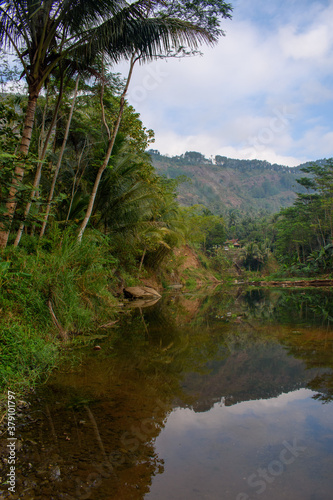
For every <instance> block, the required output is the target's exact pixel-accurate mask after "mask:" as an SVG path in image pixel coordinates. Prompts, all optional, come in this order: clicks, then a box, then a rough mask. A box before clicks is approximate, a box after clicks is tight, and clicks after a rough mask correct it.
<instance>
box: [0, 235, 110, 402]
mask: <svg viewBox="0 0 333 500" xmlns="http://www.w3.org/2000/svg"><path fill="white" fill-rule="evenodd" d="M117 266H118V262H117V259H115V258H114V256H113V255H112V254H111V252H110V245H109V242H108V240H107V238H104V237H103V236H102V235H100V234H99V233H94V232H91V233H87V236H86V238H85V239H84V240H83V242H82V243H81V244H77V242H76V240H75V239H74V238H73V235H72V234H71V233H70V232H69V231H68V232H67V233H65V234H64V233H61V232H60V231H59V230H58V229H57V228H55V229H54V231H53V233H52V235H51V237H50V238H48V239H47V240H45V241H43V244H41V243H40V242H39V241H38V240H37V239H36V240H34V239H32V238H31V237H29V239H27V240H26V241H24V240H23V241H22V246H20V247H19V248H16V249H15V248H13V247H9V248H8V249H7V250H5V251H3V252H2V254H1V257H0V312H1V317H0V392H1V393H3V392H4V391H6V390H7V389H9V390H12V391H14V392H21V391H23V390H25V389H26V388H28V387H31V386H33V385H34V383H36V382H37V381H39V380H42V379H44V378H45V377H46V376H47V375H48V373H50V371H51V370H52V369H53V368H54V367H55V366H56V364H57V363H58V361H59V357H60V353H61V345H62V344H61V341H60V339H59V334H60V333H61V331H60V330H62V333H63V332H65V334H66V335H68V336H69V337H71V338H73V337H74V336H76V335H78V334H81V333H88V332H93V331H94V330H95V329H96V327H97V326H98V325H100V324H103V323H106V322H107V321H110V320H111V319H113V318H114V316H115V312H114V306H115V304H116V299H115V297H114V290H115V288H116V286H117V279H116V278H115V272H116V270H117ZM51 310H52V311H53V317H52V314H51Z"/></svg>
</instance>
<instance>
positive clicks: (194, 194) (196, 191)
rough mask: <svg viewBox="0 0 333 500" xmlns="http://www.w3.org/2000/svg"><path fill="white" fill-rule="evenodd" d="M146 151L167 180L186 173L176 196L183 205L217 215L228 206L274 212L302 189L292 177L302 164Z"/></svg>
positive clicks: (253, 210)
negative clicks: (195, 206)
mask: <svg viewBox="0 0 333 500" xmlns="http://www.w3.org/2000/svg"><path fill="white" fill-rule="evenodd" d="M149 153H150V155H151V157H152V161H153V165H154V166H155V168H156V169H157V171H158V173H159V174H160V175H165V176H166V177H167V178H171V179H175V178H176V177H178V176H186V178H187V180H185V182H183V183H181V184H180V186H179V196H178V200H179V202H180V203H181V204H182V205H185V206H190V205H194V204H196V203H201V204H203V205H205V206H206V207H207V208H209V209H210V210H211V211H212V212H213V213H221V214H225V213H226V212H228V211H229V210H230V209H238V210H240V211H241V212H259V211H262V210H265V211H267V212H270V213H274V212H277V211H278V210H279V209H280V208H281V207H288V206H290V205H292V203H293V202H294V200H295V198H296V192H304V188H303V187H302V186H299V185H298V184H297V182H296V179H299V178H300V177H304V176H305V175H306V174H304V173H303V172H301V170H300V169H301V167H304V166H305V165H306V164H304V165H300V166H298V167H294V168H290V167H286V166H283V165H277V164H273V165H272V164H270V163H268V162H266V161H260V160H235V159H231V158H226V157H224V156H216V157H215V159H214V162H213V161H212V160H209V159H207V158H205V157H204V156H203V155H201V154H200V153H196V152H187V153H185V154H184V155H181V156H175V157H171V158H170V157H167V156H163V155H161V154H160V153H159V152H158V151H156V150H150V151H149ZM320 161H322V160H320Z"/></svg>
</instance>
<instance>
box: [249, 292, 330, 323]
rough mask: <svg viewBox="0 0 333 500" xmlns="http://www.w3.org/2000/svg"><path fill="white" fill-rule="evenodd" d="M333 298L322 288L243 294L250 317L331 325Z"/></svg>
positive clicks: (282, 321)
mask: <svg viewBox="0 0 333 500" xmlns="http://www.w3.org/2000/svg"><path fill="white" fill-rule="evenodd" d="M332 299H333V296H332V292H331V291H326V290H322V289H313V288H311V289H306V290H304V289H299V290H267V289H255V290H250V291H248V292H246V293H245V294H244V302H245V304H246V307H247V310H248V312H249V314H250V315H252V316H253V317H256V318H264V317H266V318H267V319H268V318H271V319H272V320H275V321H277V322H278V323H283V324H285V323H299V322H300V321H301V322H303V321H305V322H309V323H310V324H312V325H328V326H329V325H332V323H333V300H332Z"/></svg>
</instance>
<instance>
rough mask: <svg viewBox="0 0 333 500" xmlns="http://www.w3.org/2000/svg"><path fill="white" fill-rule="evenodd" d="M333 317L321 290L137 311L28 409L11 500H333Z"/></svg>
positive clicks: (225, 293)
mask: <svg viewBox="0 0 333 500" xmlns="http://www.w3.org/2000/svg"><path fill="white" fill-rule="evenodd" d="M332 322H333V300H332V292H331V291H324V290H315V289H301V290H289V289H288V290H286V289H284V290H271V291H268V290H263V289H260V290H256V289H253V290H242V289H236V288H229V289H222V290H215V291H210V292H209V293H207V294H183V293H179V292H170V293H167V294H166V295H165V297H163V299H162V300H161V301H160V302H158V303H157V304H156V305H154V306H152V307H151V308H145V309H135V308H133V309H131V310H126V311H125V312H123V313H122V314H121V315H120V321H119V323H117V325H116V326H115V327H114V328H113V329H111V330H110V331H107V330H103V331H101V332H99V333H100V335H99V334H97V337H96V339H95V340H94V342H95V344H98V345H99V346H100V347H101V349H100V350H93V349H92V345H91V344H90V345H89V346H87V348H84V349H80V350H74V351H71V352H70V354H69V356H70V358H71V361H70V362H68V363H67V364H66V366H64V367H62V368H61V369H60V370H58V371H57V372H56V373H55V374H54V375H53V376H52V378H50V380H49V381H48V382H47V384H46V385H45V386H43V387H40V388H38V389H37V390H36V392H35V393H34V394H33V395H32V397H31V401H30V406H29V407H28V408H26V409H24V410H22V414H21V415H20V416H19V418H20V421H19V427H18V430H17V433H18V437H19V441H18V449H19V450H18V456H17V469H18V470H17V492H18V493H19V494H18V495H16V496H15V495H13V496H12V497H11V498H20V499H43V500H45V499H77V498H78V499H87V498H91V499H96V500H103V499H110V500H111V499H115V500H139V499H145V500H192V499H193V500H200V499H211V500H217V499H219V500H220V499H221V500H248V499H258V500H266V499H269V500H281V499H288V500H331V499H332V498H333V370H332V368H333V329H332V326H331V325H332ZM72 358H73V359H72ZM1 489H2V491H3V492H4V493H3V495H4V497H3V498H7V497H6V487H4V486H3V485H2V487H1ZM0 496H1V494H0Z"/></svg>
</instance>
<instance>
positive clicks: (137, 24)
mask: <svg viewBox="0 0 333 500" xmlns="http://www.w3.org/2000/svg"><path fill="white" fill-rule="evenodd" d="M156 3H158V2H152V1H151V0H139V1H137V2H134V3H131V4H129V3H127V2H125V1H124V0H8V1H4V2H2V3H1V5H0V43H1V45H2V46H5V47H10V48H11V49H12V50H14V51H15V52H16V54H17V56H18V58H19V60H20V62H21V64H22V67H23V71H24V75H25V77H26V80H27V84H28V105H27V111H26V115H25V122H24V127H23V133H22V139H21V143H20V153H21V156H22V161H20V162H18V163H17V165H16V167H15V171H14V177H13V182H12V185H11V189H10V192H9V201H8V203H7V218H8V225H10V223H11V221H12V218H13V216H14V212H15V207H16V199H15V196H16V193H17V190H18V187H19V184H20V183H21V181H22V179H23V176H24V172H25V162H24V157H25V156H26V155H27V153H28V150H29V146H30V141H31V133H32V128H33V123H34V116H35V110H36V103H37V99H38V96H39V94H40V91H41V89H42V87H43V85H44V84H45V82H46V81H47V79H48V78H49V76H50V74H51V73H52V71H53V70H54V69H55V68H56V67H57V66H58V64H59V63H60V61H62V60H66V59H70V58H74V59H75V60H77V61H78V65H80V61H82V60H83V59H84V64H85V65H86V64H87V60H89V59H90V60H93V59H94V58H95V57H96V56H97V54H99V53H103V52H104V51H106V52H107V55H108V57H109V59H110V60H111V61H118V60H119V59H120V58H121V57H130V56H131V55H132V54H133V52H134V51H136V50H139V51H140V53H141V54H143V55H145V56H146V57H147V58H149V57H151V56H152V54H154V53H156V52H157V51H161V50H162V49H165V48H169V47H170V45H172V44H184V43H190V44H192V45H193V44H194V45H195V44H196V43H198V42H199V41H202V40H205V41H208V42H212V41H213V37H212V36H210V35H209V34H208V33H207V32H206V31H205V30H204V29H200V28H194V27H192V28H191V25H190V24H189V23H184V22H182V21H179V20H177V19H167V18H165V17H163V18H158V19H157V18H148V17H147V12H151V6H152V5H153V4H154V5H156ZM8 236H9V229H5V228H4V227H3V226H2V227H1V226H0V247H5V246H6V244H7V241H8Z"/></svg>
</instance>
